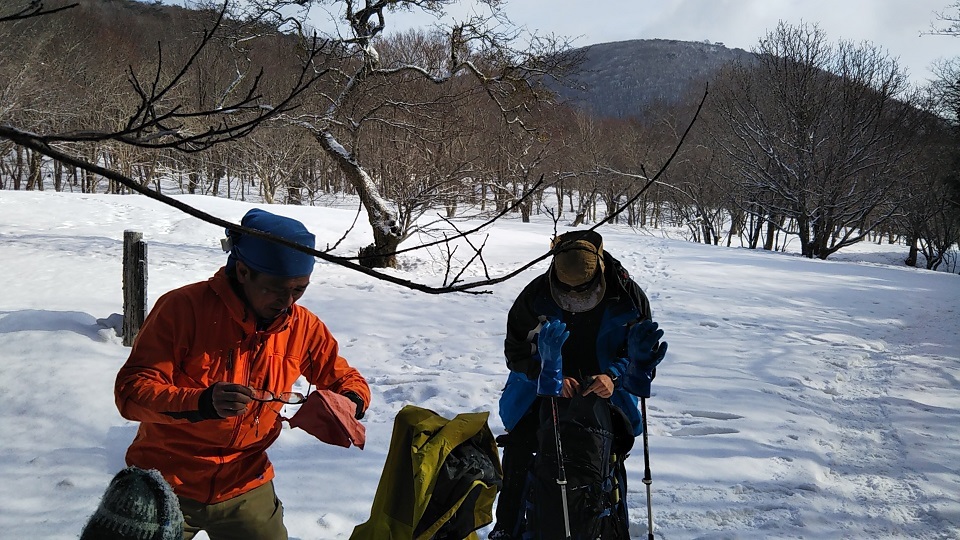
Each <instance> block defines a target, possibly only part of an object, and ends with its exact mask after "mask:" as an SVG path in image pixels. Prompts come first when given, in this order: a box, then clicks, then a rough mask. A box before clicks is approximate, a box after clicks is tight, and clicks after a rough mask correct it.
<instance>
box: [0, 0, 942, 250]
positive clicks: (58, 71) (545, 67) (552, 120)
mask: <svg viewBox="0 0 960 540" xmlns="http://www.w3.org/2000/svg"><path fill="white" fill-rule="evenodd" d="M266 4H270V2H266ZM333 4H335V6H334V7H343V6H341V5H340V4H338V3H337V2H334V3H333ZM388 4H389V5H395V6H400V7H406V8H411V9H430V8H431V7H430V6H432V5H433V4H431V5H430V6H422V5H420V3H419V2H412V1H407V0H390V1H389V2H386V1H385V2H384V3H383V6H386V5H388ZM36 5H40V6H42V9H46V10H48V11H49V10H53V11H56V10H57V9H58V8H68V7H69V9H65V10H63V11H56V12H54V13H48V14H46V15H39V16H33V15H31V16H24V15H23V13H26V11H18V9H19V8H20V7H24V8H25V9H30V8H31V6H36ZM377 5H380V3H377ZM70 6H71V3H70V2H67V1H65V0H50V1H49V2H42V3H39V4H38V3H30V2H29V1H26V0H14V2H13V3H12V4H6V3H5V4H4V6H3V7H0V21H2V22H0V85H2V88H0V189H13V190H23V189H26V190H44V189H47V190H49V189H53V190H57V191H61V190H66V191H77V192H83V193H89V192H107V193H118V194H119V193H128V192H131V191H145V190H150V189H153V190H157V191H166V192H170V191H173V192H183V193H197V194H209V195H215V196H221V197H229V198H234V199H242V200H247V199H255V200H262V201H265V202H267V203H271V202H282V203H289V204H313V205H315V204H324V201H328V200H329V199H330V198H333V197H339V196H343V195H349V196H355V197H357V198H358V199H359V201H360V203H361V205H362V211H363V212H365V214H366V218H367V222H368V225H369V227H370V228H371V230H372V231H373V233H374V242H373V243H372V244H371V246H369V248H368V249H366V250H364V252H363V253H361V254H360V259H361V261H360V262H361V263H362V264H364V265H365V266H371V267H378V266H394V265H396V264H397V258H396V250H397V249H398V248H399V247H400V245H401V244H402V243H404V242H407V241H408V239H410V238H411V237H413V236H414V235H416V234H418V233H420V232H429V224H426V225H425V224H424V223H425V221H424V220H423V219H422V218H424V217H425V216H435V215H437V214H440V215H442V216H443V217H444V218H463V217H467V216H474V215H488V216H490V215H503V214H505V215H508V216H510V215H514V214H515V215H518V216H519V217H520V218H522V219H523V220H528V219H529V218H530V217H531V215H533V214H535V213H548V214H550V215H551V216H553V218H554V219H555V220H556V221H557V222H561V220H562V222H563V223H578V224H579V223H584V224H588V225H594V224H597V223H599V222H601V221H603V220H611V221H615V222H621V223H626V224H629V225H631V226H635V227H656V226H661V225H670V226H680V227H684V228H686V230H687V231H688V234H689V239H690V240H692V241H697V242H703V243H710V244H724V245H741V246H746V247H750V248H757V249H768V250H778V249H784V247H785V246H786V245H787V244H788V243H790V242H797V243H798V244H799V246H800V251H801V252H802V254H803V255H804V256H807V257H811V258H821V259H825V258H828V257H829V256H830V255H831V254H833V253H836V252H837V251H838V250H841V249H843V248H844V247H846V246H849V245H852V244H854V243H857V242H860V241H863V240H864V239H877V238H881V237H882V238H886V239H888V240H890V241H901V242H905V243H907V244H908V245H910V246H912V247H913V250H912V252H911V255H910V256H909V257H908V259H907V261H908V262H907V264H916V265H921V266H926V267H928V268H938V267H939V266H940V265H941V264H944V262H947V263H948V264H951V263H950V261H951V260H952V261H955V260H956V259H955V257H956V250H955V248H954V247H953V246H954V245H955V244H956V242H957V239H958V238H960V219H958V214H960V210H958V207H957V203H956V201H957V200H960V197H958V196H957V195H956V194H957V193H960V182H958V180H957V178H958V175H957V173H956V170H957V163H958V162H960V159H958V154H957V152H958V150H957V148H960V145H958V144H956V137H957V136H958V133H957V126H956V123H955V119H956V117H957V116H956V115H955V114H953V115H951V113H949V110H950V109H949V107H950V106H951V105H950V104H951V103H957V102H958V101H956V96H955V95H954V94H951V93H950V88H952V87H951V86H950V85H949V84H944V85H941V86H939V87H934V88H931V89H929V91H922V92H918V91H914V89H913V88H912V87H911V86H910V85H909V83H908V80H907V78H906V76H905V74H904V73H903V72H902V71H901V70H900V68H899V67H898V66H897V64H896V63H895V62H893V61H892V60H891V59H890V58H889V57H888V56H887V55H886V54H885V53H884V52H882V51H880V50H878V49H876V48H874V47H872V46H871V45H869V44H849V43H840V44H836V43H833V42H832V41H831V40H830V37H829V36H827V35H825V34H824V33H823V32H822V31H821V30H820V29H819V28H817V27H816V26H804V27H791V26H789V25H781V26H780V27H778V28H777V29H775V30H773V31H771V32H770V34H769V35H768V36H765V37H764V39H763V40H762V41H761V43H760V44H758V47H757V50H756V53H757V54H756V55H754V54H752V53H746V52H745V51H742V50H739V49H727V48H726V47H723V46H722V45H721V44H709V43H700V42H697V43H691V42H678V41H668V40H636V41H626V42H619V43H605V44H597V45H592V46H589V47H585V48H583V49H579V50H570V49H569V48H567V46H566V44H565V43H564V42H563V41H562V40H539V41H536V40H535V41H524V40H521V39H517V40H515V41H511V40H509V39H508V38H507V37H504V36H505V34H504V33H498V32H495V31H494V30H493V29H491V28H490V27H485V26H483V25H479V24H475V23H476V21H471V22H469V24H463V25H454V26H451V27H448V28H445V29H437V28H434V29H429V30H428V29H424V30H412V31H407V32H395V31H393V29H392V28H391V26H390V22H391V19H390V11H389V10H386V11H383V10H381V11H382V12H377V11H376V10H361V11H357V12H350V16H349V17H347V18H346V19H345V20H343V21H341V23H342V25H341V26H340V27H338V31H337V32H328V33H327V34H316V35H315V34H314V33H313V29H312V27H311V26H310V24H309V20H308V19H307V18H305V15H304V13H305V12H300V11H296V12H291V13H290V14H286V15H285V16H284V17H278V16H277V13H278V12H276V11H259V12H258V11H251V10H250V9H248V8H249V6H248V5H247V4H245V3H239V2H228V3H227V4H226V6H225V8H224V9H222V10H218V9H204V10H188V9H183V8H180V7H174V6H166V5H162V4H159V3H156V2H155V3H141V2H136V1H133V0H77V2H76V6H74V7H70ZM309 6H310V3H306V4H304V8H303V9H306V8H308V7H309ZM241 8H243V9H241ZM337 12H341V13H342V10H340V11H338V10H337V9H333V10H332V11H331V13H337ZM378 15H381V16H382V19H381V18H379V17H378ZM530 43H534V44H535V45H536V47H535V48H534V46H533V45H530ZM803 51H817V54H816V55H811V54H804V52H803ZM945 77H947V75H945ZM948 78H949V77H947V78H945V79H944V80H945V81H947V80H948ZM949 80H950V81H953V80H956V79H955V78H954V79H949ZM544 81H550V82H549V83H548V84H542V83H543V82H544ZM708 85H709V89H710V90H709V93H706V92H705V89H706V88H708ZM934 90H939V93H937V92H934ZM954 92H955V91H954ZM951 100H953V101H951ZM701 101H702V102H701ZM427 222H429V220H427ZM953 264H954V265H955V262H954V263H953Z"/></svg>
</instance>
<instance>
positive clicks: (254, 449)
mask: <svg viewBox="0 0 960 540" xmlns="http://www.w3.org/2000/svg"><path fill="white" fill-rule="evenodd" d="M241 224H242V225H243V226H245V227H249V228H252V229H256V230H260V231H263V232H266V233H270V234H273V235H276V236H279V237H281V238H284V239H286V240H289V241H292V242H295V243H298V244H301V245H304V246H307V247H310V248H313V247H314V236H313V235H312V234H311V233H310V232H309V231H307V229H306V228H305V227H304V226H303V224H302V223H300V222H299V221H296V220H294V219H290V218H286V217H282V216H278V215H274V214H271V213H269V212H265V211H263V210H260V209H253V210H250V211H249V212H248V213H247V214H246V215H245V216H244V217H243V220H242V221H241ZM227 235H228V244H229V245H228V249H229V251H230V256H229V257H228V258H227V264H226V266H224V267H223V268H221V269H220V270H219V271H218V272H217V273H216V274H215V275H214V276H213V277H212V278H210V279H209V280H207V281H204V282H200V283H194V284H191V285H187V286H185V287H182V288H179V289H176V290H173V291H170V292H168V293H166V294H164V295H163V296H162V297H160V299H159V300H157V303H156V304H155V305H154V307H153V309H152V310H151V312H150V314H149V315H148V316H147V318H146V320H145V321H144V324H143V327H142V328H141V330H140V333H139V335H138V336H137V339H136V342H135V343H134V345H133V349H132V351H131V352H130V357H129V358H128V359H127V362H126V363H125V364H124V366H123V367H122V368H121V369H120V372H119V373H118V374H117V381H116V386H115V397H116V401H117V407H118V408H119V410H120V414H121V415H122V416H123V417H124V418H127V419H129V420H136V421H139V422H140V428H139V431H138V432H137V436H136V438H135V439H134V441H133V443H132V444H131V445H130V448H129V449H128V450H127V464H128V465H135V466H137V467H140V468H144V469H157V470H159V471H160V472H161V473H162V474H163V476H164V478H165V479H166V480H167V481H168V482H169V483H170V485H171V486H173V488H174V491H175V492H176V494H177V496H178V499H179V502H180V507H181V510H182V511H183V516H184V521H185V527H184V539H190V538H193V536H194V535H195V534H196V533H197V532H199V531H201V530H203V531H206V532H207V534H208V536H209V537H210V538H211V540H218V539H233V538H243V539H245V540H285V539H286V538H287V531H286V528H285V527H284V524H283V507H282V505H281V503H280V501H279V499H277V496H276V494H275V492H274V488H273V476H274V470H273V466H272V465H271V464H270V461H269V459H267V454H266V449H267V447H269V446H270V445H271V444H272V443H273V441H275V440H276V439H277V437H278V436H279V435H280V428H281V424H280V416H279V413H280V409H281V408H282V407H283V405H284V403H290V402H291V401H296V400H295V399H294V397H292V396H290V395H289V394H288V393H289V392H290V391H291V390H292V388H293V384H294V382H295V381H296V380H297V379H298V378H299V377H300V376H301V375H302V376H304V377H305V378H306V379H307V381H308V382H309V383H310V384H312V385H316V387H317V388H318V389H328V390H332V391H334V392H337V393H339V394H342V395H344V396H346V397H348V398H350V399H351V400H352V401H353V402H354V403H356V406H357V409H356V417H357V418H361V417H362V416H363V413H364V410H365V409H366V407H367V405H368V404H369V403H370V388H369V387H368V386H367V382H366V380H364V378H363V377H362V376H361V375H360V373H359V372H358V371H357V370H356V369H354V368H353V367H351V366H350V365H349V364H348V363H347V361H346V360H345V359H344V358H342V357H341V356H340V355H339V352H338V345H337V341H336V340H335V339H334V338H333V336H332V335H331V334H330V331H329V330H328V329H327V327H326V325H324V324H323V322H322V321H320V319H319V318H317V316H316V315H314V314H313V313H311V312H310V311H309V310H307V309H306V308H304V307H303V306H300V305H297V304H296V303H295V302H296V301H297V300H298V299H299V298H300V297H301V296H302V295H303V293H304V291H305V290H306V288H307V285H309V283H310V274H311V273H312V271H313V265H314V258H313V256H311V255H308V254H305V253H302V252H300V251H297V250H295V249H291V248H289V247H286V246H283V245H281V244H278V243H276V242H272V241H269V240H265V239H262V238H258V237H256V236H252V235H249V234H242V233H240V232H239V231H233V230H228V231H227Z"/></svg>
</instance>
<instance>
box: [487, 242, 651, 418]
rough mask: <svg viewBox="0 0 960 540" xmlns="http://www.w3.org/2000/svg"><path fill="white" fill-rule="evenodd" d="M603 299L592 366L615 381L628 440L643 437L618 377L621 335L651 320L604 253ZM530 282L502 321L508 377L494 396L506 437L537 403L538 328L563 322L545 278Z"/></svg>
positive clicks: (633, 401)
mask: <svg viewBox="0 0 960 540" xmlns="http://www.w3.org/2000/svg"><path fill="white" fill-rule="evenodd" d="M603 256H604V267H605V268H606V270H605V275H604V277H605V278H606V282H607V294H606V295H605V296H604V299H603V300H602V302H601V305H602V308H603V309H602V310H599V311H598V313H600V314H601V315H600V317H601V320H600V326H599V331H598V335H597V340H596V343H597V360H598V362H599V364H600V370H601V372H602V373H607V374H609V375H610V376H611V377H613V378H614V380H615V383H614V385H615V389H614V392H613V395H612V396H611V397H610V402H611V404H613V405H614V406H616V407H617V408H619V409H620V410H621V411H623V413H624V414H625V415H626V417H627V419H628V420H629V421H630V424H631V426H632V427H633V434H634V435H635V436H636V435H640V434H641V433H643V422H642V419H641V416H640V410H639V409H638V408H637V398H636V396H634V395H632V394H630V393H629V392H627V391H626V390H624V389H623V388H622V385H621V383H622V380H623V379H622V375H623V374H624V372H625V371H626V368H627V363H628V360H627V353H626V350H627V330H628V328H629V327H630V326H631V325H632V324H634V323H636V322H639V321H642V320H645V319H650V318H652V314H651V312H650V302H649V301H648V300H647V297H646V295H645V294H644V293H643V291H642V290H641V289H640V287H639V286H638V285H637V284H636V282H634V281H633V280H632V279H630V276H629V274H628V273H627V272H626V270H625V269H624V268H623V266H622V265H621V264H620V262H619V261H617V260H616V259H614V258H613V257H612V256H611V255H610V254H609V253H606V252H604V254H603ZM551 271H552V268H551V269H550V270H548V271H547V272H546V273H545V274H543V275H541V276H539V277H537V278H535V279H534V280H533V281H531V282H530V284H528V285H527V286H526V288H524V289H523V291H522V292H521V293H520V295H519V296H518V297H517V299H516V301H514V304H513V307H511V308H510V312H509V314H508V315H507V337H506V339H505V340H504V354H505V356H506V359H507V367H509V368H510V374H509V376H508V377H507V383H506V386H505V387H504V389H503V393H502V394H501V396H500V419H501V420H502V421H503V426H504V427H505V428H506V429H507V430H508V431H509V430H511V429H513V427H514V426H516V425H517V422H519V421H520V418H522V417H523V416H524V415H526V414H527V413H528V412H529V411H530V406H531V405H532V404H533V402H534V401H535V400H536V398H537V376H538V375H539V373H540V354H539V353H538V352H537V337H538V335H539V332H540V327H541V325H542V324H543V323H544V322H545V321H548V320H560V321H562V320H563V310H562V309H561V308H560V307H559V306H558V305H557V303H556V302H555V301H554V300H553V297H552V295H551V294H550V283H549V274H550V272H551Z"/></svg>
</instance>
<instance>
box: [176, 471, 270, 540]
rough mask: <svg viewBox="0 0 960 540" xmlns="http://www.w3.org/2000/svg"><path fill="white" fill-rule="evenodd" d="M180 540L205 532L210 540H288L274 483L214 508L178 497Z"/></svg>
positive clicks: (211, 505)
mask: <svg viewBox="0 0 960 540" xmlns="http://www.w3.org/2000/svg"><path fill="white" fill-rule="evenodd" d="M179 499H180V510H181V511H182V512H183V520H184V527H183V540H191V539H192V538H193V537H194V536H195V535H196V534H197V533H198V532H200V531H206V533H207V535H208V536H209V537H210V540H287V528H286V527H284V525H283V505H282V504H281V503H280V499H278V498H277V494H276V492H275V491H274V490H273V482H272V481H271V482H267V483H266V484H264V485H262V486H260V487H258V488H256V489H252V490H250V491H248V492H246V493H244V494H243V495H239V496H237V497H234V498H232V499H229V500H226V501H223V502H219V503H216V504H203V503H201V502H197V501H195V500H193V499H187V498H184V497H179Z"/></svg>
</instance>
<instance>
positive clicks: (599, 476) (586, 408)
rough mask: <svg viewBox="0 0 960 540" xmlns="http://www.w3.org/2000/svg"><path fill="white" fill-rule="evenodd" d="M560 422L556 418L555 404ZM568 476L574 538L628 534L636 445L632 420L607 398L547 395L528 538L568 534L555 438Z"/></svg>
mask: <svg viewBox="0 0 960 540" xmlns="http://www.w3.org/2000/svg"><path fill="white" fill-rule="evenodd" d="M552 402H555V404H556V405H555V406H556V411H555V412H556V421H554V405H553V404H552ZM555 425H556V426H557V428H559V435H560V449H561V452H562V455H563V468H564V473H565V476H566V480H567V483H566V499H567V502H566V510H567V511H566V514H567V515H568V516H569V524H570V533H571V534H570V538H572V539H573V540H596V539H598V538H599V539H603V540H621V539H628V538H630V534H629V527H628V526H629V521H628V518H627V505H626V500H625V496H626V493H627V483H626V480H627V477H626V471H625V469H624V467H623V460H624V459H625V458H626V453H627V452H628V451H629V450H630V448H631V447H632V446H633V435H632V433H631V432H630V430H629V428H628V426H629V422H628V421H627V419H626V417H625V416H624V415H623V413H622V412H620V410H619V409H617V408H616V407H613V406H611V405H610V403H609V401H607V400H604V399H601V398H599V397H597V396H595V395H593V394H591V395H589V396H575V397H573V398H572V399H555V400H550V399H543V400H542V403H541V407H540V428H539V429H538V431H537V443H538V450H537V455H536V458H535V459H534V464H533V467H532V469H531V471H530V473H529V475H528V482H527V486H528V491H527V505H526V532H525V534H524V535H523V538H524V539H530V540H557V539H563V538H566V525H565V523H564V517H563V516H564V504H563V498H562V496H561V486H560V485H559V484H558V483H557V479H558V477H559V466H558V463H557V437H556V431H555V429H554V426H555Z"/></svg>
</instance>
